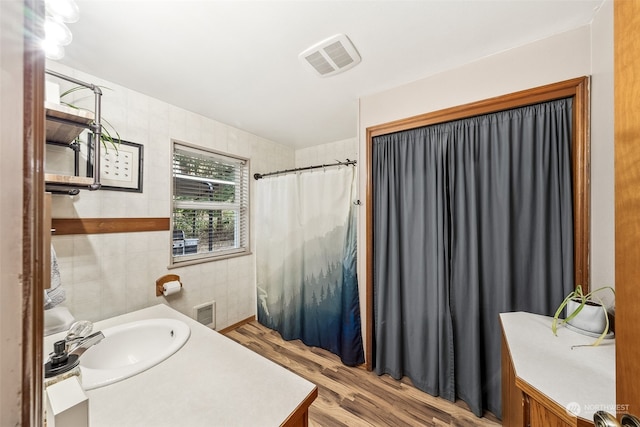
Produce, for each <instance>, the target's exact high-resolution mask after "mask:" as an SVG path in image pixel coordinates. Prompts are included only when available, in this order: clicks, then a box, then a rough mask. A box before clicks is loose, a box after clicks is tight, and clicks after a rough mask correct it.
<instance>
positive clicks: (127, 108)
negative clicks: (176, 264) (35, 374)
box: [47, 63, 295, 329]
mask: <svg viewBox="0 0 640 427" xmlns="http://www.w3.org/2000/svg"><path fill="white" fill-rule="evenodd" d="M47 66H48V67H49V68H52V69H54V70H56V71H59V72H62V73H64V74H67V75H71V76H74V77H76V78H79V79H81V80H83V81H86V82H91V83H94V84H98V85H103V86H107V87H109V88H110V90H107V89H105V90H104V91H103V92H104V96H103V102H102V108H103V117H105V118H106V119H107V120H108V121H109V122H110V123H112V124H113V126H114V127H115V128H116V129H117V130H118V132H119V133H120V136H121V138H122V139H124V140H126V141H131V142H135V143H139V144H143V145H144V168H143V170H144V172H143V189H144V191H143V193H129V192H118V191H106V190H100V191H96V192H89V191H84V190H83V191H81V193H80V194H79V195H78V196H54V197H53V217H54V218H78V217H86V218H101V217H103V218H107V217H145V216H149V217H168V216H169V215H170V206H171V205H170V165H171V139H172V138H174V139H177V140H181V141H184V142H188V143H190V144H195V145H199V146H202V147H207V148H211V149H215V150H218V151H222V152H224V153H228V154H231V155H238V156H242V157H246V158H249V159H250V166H251V174H253V173H254V172H269V171H273V170H279V169H287V168H292V167H294V164H295V154H294V150H293V149H291V148H288V147H285V146H283V145H281V144H278V143H276V142H273V141H269V140H266V139H264V138H261V137H259V136H256V135H252V134H249V133H248V132H245V131H243V130H240V129H236V128H233V127H231V126H227V125H225V124H223V123H219V122H216V121H214V120H210V119H207V118H205V117H202V116H200V115H197V114H194V113H191V112H189V111H186V110H183V109H181V108H178V107H176V106H173V105H169V104H167V103H165V102H162V101H159V100H157V99H154V98H150V97H148V96H145V95H143V94H141V93H138V92H135V91H133V90H130V89H127V88H124V87H122V86H118V85H116V84H114V83H111V82H106V81H103V80H102V79H99V78H97V77H95V76H90V75H87V74H84V73H81V72H78V71H76V70H72V69H70V68H67V67H63V66H60V65H59V64H55V63H49V64H47ZM85 98H86V101H87V102H88V104H87V106H90V105H91V103H92V99H91V96H89V97H87V96H86V94H85ZM77 102H78V103H82V102H84V101H83V100H82V99H81V100H78V101H77ZM69 154H71V152H70V153H69ZM56 156H57V157H59V155H58V154H56ZM56 156H53V155H52V156H51V158H49V159H48V160H52V159H55V158H56ZM52 161H54V160H52ZM55 167H56V166H55V165H52V164H49V165H48V166H47V168H55ZM252 181H253V180H252ZM254 188H255V186H254V184H253V182H252V184H251V189H250V190H251V191H253V190H254ZM252 216H253V213H252ZM254 229H255V224H253V221H252V222H251V230H252V231H253V230H254ZM52 242H53V246H54V248H55V250H56V253H57V256H58V262H59V265H60V270H61V276H62V283H63V286H64V287H65V289H66V291H67V301H66V303H65V304H66V305H67V306H68V307H69V309H70V310H71V312H72V313H73V314H74V315H75V317H76V318H81V319H88V320H92V321H97V320H101V319H104V318H108V317H111V316H114V315H118V314H122V313H126V312H129V311H133V310H136V309H139V308H143V307H148V306H151V305H155V304H158V303H167V304H169V305H170V306H172V307H174V308H176V309H177V310H179V311H181V312H182V313H184V314H186V315H189V316H191V315H192V308H193V306H195V305H198V304H201V303H203V302H207V301H211V300H215V301H216V311H217V315H216V324H217V325H216V326H217V329H222V328H224V327H226V326H229V325H232V324H234V323H236V322H239V321H241V320H243V319H245V318H247V317H249V316H252V315H254V314H255V262H254V256H253V255H249V256H244V257H238V258H231V259H227V260H221V261H216V262H210V263H206V264H198V265H194V266H187V267H181V268H177V269H173V270H168V269H167V265H168V264H169V257H170V251H171V247H170V237H169V232H167V231H159V232H144V233H117V234H100V235H77V236H54V237H53V238H52ZM167 273H174V274H179V275H180V277H181V279H182V282H183V284H184V289H183V291H182V292H181V293H180V294H178V295H173V296H170V297H167V298H165V297H163V296H161V297H156V296H155V280H156V279H157V278H158V277H160V276H163V275H164V274H167Z"/></svg>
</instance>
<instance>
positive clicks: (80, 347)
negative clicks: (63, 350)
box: [67, 331, 104, 357]
mask: <svg viewBox="0 0 640 427" xmlns="http://www.w3.org/2000/svg"><path fill="white" fill-rule="evenodd" d="M103 339H104V334H103V333H102V332H101V331H98V332H94V333H92V334H91V335H87V336H86V337H77V338H74V339H73V340H71V341H69V342H67V353H69V354H77V355H78V357H80V356H82V354H83V353H84V352H85V351H87V350H88V349H89V348H90V347H91V346H94V345H96V344H98V343H99V342H100V341H102V340H103Z"/></svg>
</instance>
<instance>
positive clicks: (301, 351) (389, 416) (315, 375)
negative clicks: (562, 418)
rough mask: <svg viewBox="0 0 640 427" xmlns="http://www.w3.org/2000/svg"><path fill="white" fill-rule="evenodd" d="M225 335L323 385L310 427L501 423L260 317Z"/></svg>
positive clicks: (311, 413) (466, 426) (461, 426)
mask: <svg viewBox="0 0 640 427" xmlns="http://www.w3.org/2000/svg"><path fill="white" fill-rule="evenodd" d="M226 336H227V337H229V338H231V339H233V340H234V341H236V342H238V343H240V344H242V345H244V346H245V347H247V348H249V349H251V350H253V351H255V352H256V353H258V354H260V355H262V356H264V357H266V358H268V359H270V360H272V361H274V362H276V363H278V364H280V365H282V366H284V367H285V368H287V369H289V370H290V371H293V372H295V373H296V374H298V375H300V376H301V377H303V378H306V379H307V380H309V381H311V382H313V383H314V384H316V385H317V386H318V398H317V399H316V400H315V401H314V403H313V404H312V405H311V407H310V408H309V425H310V427H327V426H331V427H333V426H376V427H377V426H394V427H396V426H439V427H443V426H457V427H471V426H486V427H494V426H500V423H499V421H498V420H496V419H495V417H493V416H491V415H490V414H489V415H488V417H487V418H478V417H476V416H475V415H473V414H472V413H471V412H469V411H468V410H467V409H466V407H465V405H464V404H463V403H461V402H458V403H452V402H449V401H448V400H444V399H440V398H436V397H432V396H430V395H429V394H427V393H424V392H422V391H420V390H418V389H416V388H415V387H413V386H412V385H411V382H410V381H409V380H408V379H403V380H402V381H397V380H394V379H393V378H391V377H389V376H388V375H382V376H378V375H376V374H375V373H373V372H368V371H367V370H366V369H364V368H363V367H356V368H351V367H348V366H344V365H343V364H342V363H341V362H340V359H339V358H338V357H337V356H335V355H334V354H332V353H330V352H328V351H325V350H322V349H319V348H316V347H308V346H306V345H305V344H303V343H302V342H301V341H299V340H296V341H284V340H283V339H282V338H281V337H280V334H278V333H277V332H275V331H272V330H271V329H268V328H266V327H264V326H262V325H260V324H259V323H257V322H256V321H253V322H250V323H246V324H244V325H242V326H240V327H238V328H237V329H235V330H233V331H230V332H227V333H226Z"/></svg>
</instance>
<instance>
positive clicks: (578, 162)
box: [365, 76, 591, 370]
mask: <svg viewBox="0 0 640 427" xmlns="http://www.w3.org/2000/svg"><path fill="white" fill-rule="evenodd" d="M589 82H590V79H589V77H588V76H584V77H578V78H574V79H570V80H565V81H562V82H558V83H553V84H549V85H545V86H540V87H536V88H533V89H527V90H523V91H519V92H515V93H511V94H507V95H502V96H498V97H495V98H490V99H486V100H482V101H477V102H473V103H470V104H465V105H461V106H457V107H452V108H447V109H444V110H439V111H434V112H431V113H426V114H421V115H418V116H413V117H409V118H406V119H401V120H396V121H393V122H389V123H384V124H381V125H376V126H371V127H368V128H367V129H366V132H367V133H366V140H367V146H366V147H367V150H366V153H365V156H366V158H365V167H366V176H367V183H366V204H365V206H366V242H367V243H366V266H365V268H366V272H367V278H366V285H365V286H366V303H365V304H366V305H365V306H366V316H365V328H366V348H365V359H366V367H367V369H368V370H372V369H373V364H372V356H373V267H374V265H373V174H372V168H373V165H372V161H373V138H374V137H376V136H380V135H386V134H390V133H394V132H400V131H405V130H409V129H415V128H419V127H423V126H429V125H435V124H439V123H445V122H449V121H452V120H460V119H464V118H468V117H473V116H478V115H482V114H491V113H496V112H499V111H503V110H508V109H512V108H519V107H524V106H526V105H532V104H538V103H541V102H548V101H552V100H555V99H561V98H569V97H572V98H573V130H574V132H573V143H572V162H573V183H574V193H573V206H574V226H573V227H574V277H575V283H576V284H580V285H582V288H583V289H589V243H590V181H589V177H590V175H591V170H590V129H591V126H590V105H589ZM496 321H497V319H496Z"/></svg>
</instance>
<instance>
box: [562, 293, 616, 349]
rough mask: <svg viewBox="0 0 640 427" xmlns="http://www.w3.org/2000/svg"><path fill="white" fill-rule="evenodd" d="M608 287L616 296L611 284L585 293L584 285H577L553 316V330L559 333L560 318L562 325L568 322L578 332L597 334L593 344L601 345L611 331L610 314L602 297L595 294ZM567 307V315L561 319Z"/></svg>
mask: <svg viewBox="0 0 640 427" xmlns="http://www.w3.org/2000/svg"><path fill="white" fill-rule="evenodd" d="M607 289H608V290H610V291H611V292H612V293H613V295H614V297H615V290H614V289H613V288H612V287H611V286H603V287H601V288H598V289H595V290H593V291H591V292H589V293H586V294H585V293H583V291H582V286H580V285H578V286H576V289H575V290H573V291H572V292H570V293H569V294H568V295H567V296H566V298H565V299H564V301H562V303H561V304H560V306H559V307H558V309H557V310H556V313H555V314H554V316H553V321H552V322H551V330H552V331H553V333H554V335H558V333H557V329H558V320H561V322H560V325H563V324H565V323H566V324H567V325H569V326H571V327H572V329H573V330H575V331H577V332H580V333H584V334H585V335H592V336H596V337H597V339H596V340H595V341H594V342H593V343H592V344H591V345H592V346H597V345H599V344H600V343H601V342H602V340H603V339H604V338H605V337H606V336H607V334H608V333H609V315H608V313H607V308H606V307H605V305H604V303H603V301H602V299H600V298H599V297H597V296H596V295H595V294H596V293H598V292H601V291H604V290H607ZM565 307H566V308H567V317H566V319H559V317H560V314H561V313H562V310H563V309H564V308H565Z"/></svg>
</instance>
